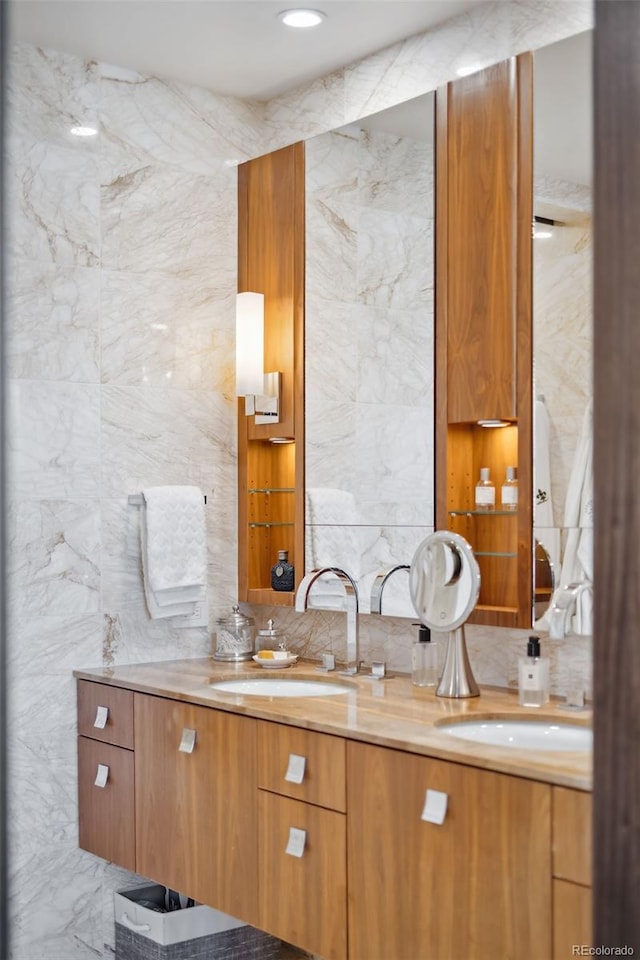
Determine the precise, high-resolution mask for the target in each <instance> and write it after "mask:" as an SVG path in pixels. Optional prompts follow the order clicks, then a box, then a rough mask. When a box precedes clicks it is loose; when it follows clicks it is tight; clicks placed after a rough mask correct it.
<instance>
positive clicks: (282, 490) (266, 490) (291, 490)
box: [248, 487, 296, 493]
mask: <svg viewBox="0 0 640 960" xmlns="http://www.w3.org/2000/svg"><path fill="white" fill-rule="evenodd" d="M248 492H249V493H295V492H296V490H295V487H254V488H253V489H252V490H249V491H248Z"/></svg>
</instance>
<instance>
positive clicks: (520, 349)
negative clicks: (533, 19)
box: [514, 53, 534, 627]
mask: <svg viewBox="0 0 640 960" xmlns="http://www.w3.org/2000/svg"><path fill="white" fill-rule="evenodd" d="M516 69H517V80H518V100H517V107H518V131H517V136H518V159H517V170H518V192H517V198H516V209H515V216H516V224H515V235H516V245H517V255H516V278H515V291H514V292H515V298H516V302H515V320H516V344H517V349H516V407H517V412H518V488H519V489H518V520H517V523H518V535H517V536H518V540H517V552H518V599H517V607H518V623H517V625H518V626H519V627H529V626H531V624H532V623H533V588H534V584H533V246H532V244H533V238H532V221H533V56H532V54H530V53H526V54H521V56H519V57H517V58H516Z"/></svg>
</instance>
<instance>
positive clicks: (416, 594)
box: [409, 530, 480, 698]
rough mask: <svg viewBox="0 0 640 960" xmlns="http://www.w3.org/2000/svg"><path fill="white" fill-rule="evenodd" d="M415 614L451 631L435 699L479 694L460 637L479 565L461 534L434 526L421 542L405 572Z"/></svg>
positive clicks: (472, 599) (473, 596)
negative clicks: (434, 530)
mask: <svg viewBox="0 0 640 960" xmlns="http://www.w3.org/2000/svg"><path fill="white" fill-rule="evenodd" d="M409 590H410V592H411V600H412V602H413V605H414V607H415V610H416V613H417V614H418V616H419V617H420V620H421V621H422V623H424V624H425V626H427V627H429V629H430V630H435V631H439V632H441V633H448V634H449V641H448V644H447V655H446V659H445V664H444V669H443V671H442V676H441V678H440V683H439V684H438V689H437V690H436V696H438V697H455V698H461V697H477V696H479V693H480V691H479V690H478V685H477V683H476V682H475V679H474V676H473V672H472V670H471V665H470V663H469V657H468V655H467V647H466V642H465V637H464V626H463V625H464V623H465V621H466V620H467V619H468V617H469V615H470V614H471V611H472V610H473V608H474V607H475V605H476V603H477V602H478V596H479V595H480V568H479V566H478V561H477V560H476V558H475V557H474V555H473V551H472V549H471V547H470V545H469V544H468V543H467V541H466V540H465V539H464V537H461V536H460V535H459V534H457V533H452V532H451V531H450V530H437V531H436V532H435V533H431V534H429V536H428V537H427V538H426V539H425V540H423V541H422V543H421V544H420V546H419V547H418V549H417V550H416V552H415V554H414V557H413V560H412V562H411V568H410V570H409Z"/></svg>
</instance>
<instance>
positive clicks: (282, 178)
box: [238, 143, 305, 605]
mask: <svg viewBox="0 0 640 960" xmlns="http://www.w3.org/2000/svg"><path fill="white" fill-rule="evenodd" d="M304 229H305V227H304V144H302V143H297V144H294V145H293V146H291V147H286V148H284V149H282V150H277V151H275V152H274V153H271V154H267V155H266V156H264V157H258V158H257V159H255V160H251V161H249V162H248V163H245V164H242V165H241V166H240V167H239V169H238V290H239V291H243V290H255V291H257V292H259V293H263V294H264V297H265V368H266V370H267V371H270V370H273V371H280V372H281V373H282V393H281V414H280V421H279V423H277V424H264V425H256V424H255V422H254V419H253V417H246V416H245V415H244V400H242V399H241V400H239V401H238V596H239V598H240V599H241V600H248V601H250V602H254V603H281V604H287V605H291V604H292V603H293V593H287V594H281V593H280V594H279V593H274V592H273V591H271V589H270V583H269V579H270V578H269V572H270V569H271V567H272V565H273V563H274V562H275V560H276V555H277V550H279V549H281V550H288V551H289V559H290V561H291V562H292V563H293V564H294V566H295V571H296V584H297V583H299V581H300V579H301V578H302V576H303V574H304V249H305V247H304ZM279 436H285V437H290V438H293V439H294V441H295V443H294V444H292V445H290V448H289V449H290V454H289V462H290V466H291V476H290V477H288V478H287V481H286V485H288V486H291V487H294V488H295V494H294V495H293V496H292V497H291V508H292V514H293V516H292V519H293V522H294V526H293V527H291V528H290V529H287V530H286V531H284V530H282V529H280V534H281V535H277V530H278V528H275V527H273V528H256V527H253V528H250V526H249V522H250V520H251V507H250V504H251V496H252V495H250V494H248V489H249V487H251V486H258V487H267V486H269V485H270V483H271V480H270V478H271V477H272V476H273V475H274V474H275V473H277V472H278V470H279V469H280V466H279V465H280V463H281V461H282V455H281V452H280V449H279V447H278V445H276V444H269V443H268V440H269V438H270V437H279ZM271 460H273V464H272V463H271V462H270V461H271ZM257 467H262V468H263V469H262V470H257V469H256V468H257Z"/></svg>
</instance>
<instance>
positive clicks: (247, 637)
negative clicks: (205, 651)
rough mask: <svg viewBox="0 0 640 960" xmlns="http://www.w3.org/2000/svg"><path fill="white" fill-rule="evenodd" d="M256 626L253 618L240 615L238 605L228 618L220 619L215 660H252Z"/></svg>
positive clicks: (217, 627)
mask: <svg viewBox="0 0 640 960" xmlns="http://www.w3.org/2000/svg"><path fill="white" fill-rule="evenodd" d="M255 626H256V622H255V620H254V619H253V617H247V616H245V615H244V614H243V613H240V607H239V606H238V604H237V603H236V604H234V606H233V609H232V611H231V614H230V615H229V616H228V617H218V619H217V620H216V652H215V653H214V655H213V658H214V660H250V659H251V657H252V656H253V654H254V653H255Z"/></svg>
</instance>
